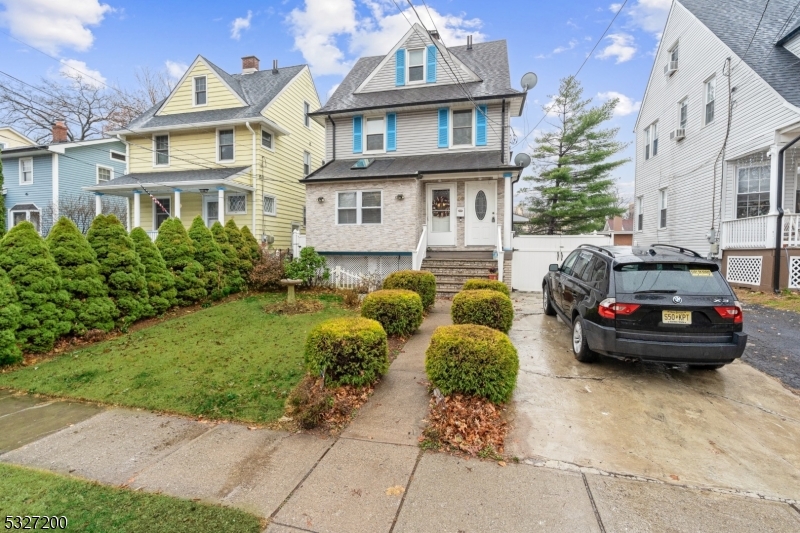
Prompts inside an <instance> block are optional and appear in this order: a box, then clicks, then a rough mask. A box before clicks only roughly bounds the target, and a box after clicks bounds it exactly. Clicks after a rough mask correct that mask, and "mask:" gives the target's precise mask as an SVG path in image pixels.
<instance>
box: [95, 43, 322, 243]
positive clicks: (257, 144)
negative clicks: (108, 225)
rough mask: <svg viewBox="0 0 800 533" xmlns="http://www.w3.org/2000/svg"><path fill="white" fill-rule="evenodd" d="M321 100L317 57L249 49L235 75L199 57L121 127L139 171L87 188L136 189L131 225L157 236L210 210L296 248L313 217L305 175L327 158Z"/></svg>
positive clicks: (209, 219)
mask: <svg viewBox="0 0 800 533" xmlns="http://www.w3.org/2000/svg"><path fill="white" fill-rule="evenodd" d="M319 105H320V103H319V98H318V95H317V91H316V88H315V87H314V81H313V80H312V78H311V72H310V71H309V68H308V66H307V65H296V66H290V67H281V68H279V67H278V64H277V61H274V62H273V66H272V68H271V69H269V70H260V69H259V60H258V58H256V57H255V56H248V57H245V58H242V71H241V73H237V74H228V73H227V72H225V71H223V70H222V69H221V68H219V67H218V66H216V65H214V64H213V63H212V62H211V61H209V60H208V59H206V58H204V57H202V56H198V57H197V58H196V59H195V60H194V62H193V63H192V64H191V65H190V67H189V69H188V70H187V71H186V73H185V74H184V76H183V77H182V78H181V80H180V81H179V82H178V83H177V85H176V86H175V88H174V89H173V90H172V92H171V93H170V94H169V96H168V97H167V98H166V99H165V100H164V101H163V102H160V103H159V104H157V105H155V106H154V107H153V108H151V109H150V110H148V111H147V112H145V113H144V114H143V115H141V116H140V117H137V118H136V119H135V120H133V121H132V122H131V123H130V124H129V125H128V126H127V127H125V128H124V129H121V130H119V131H115V132H112V133H113V134H115V135H117V136H118V137H119V138H120V139H121V140H122V141H123V142H124V143H125V145H126V147H127V154H128V158H129V173H128V174H126V175H124V176H119V177H117V178H115V179H113V180H110V181H108V182H107V183H103V184H101V185H97V186H94V187H87V188H86V190H88V191H91V192H94V193H95V194H106V195H118V196H123V197H125V198H127V201H128V204H129V205H130V209H129V213H130V214H131V215H130V217H131V221H130V225H131V226H132V227H141V228H143V229H144V230H146V231H147V232H148V233H149V234H150V235H151V237H155V236H156V235H157V233H158V227H159V226H160V224H161V223H162V222H163V221H164V220H166V219H167V218H169V217H177V218H180V219H181V220H182V221H183V223H184V225H185V226H186V227H187V228H188V227H189V226H190V225H191V223H192V220H193V219H194V218H195V217H196V216H198V215H200V216H202V217H203V219H204V221H205V222H206V224H207V225H208V226H211V225H212V224H213V223H214V222H216V221H219V222H221V223H223V224H224V223H225V222H226V221H227V220H229V219H233V220H234V221H235V222H236V224H237V225H238V226H240V227H241V226H248V227H250V228H251V231H252V232H253V234H254V235H255V236H256V238H259V239H260V240H261V241H262V242H265V243H270V244H274V246H276V247H281V248H285V247H288V246H290V244H291V234H292V230H293V229H298V230H299V229H301V228H302V226H303V224H304V204H305V194H304V187H303V185H302V184H301V183H300V180H301V179H302V178H303V177H304V176H306V175H308V174H310V173H311V171H312V170H313V169H314V168H316V167H318V166H319V165H321V164H322V159H323V157H324V143H325V133H324V128H323V127H322V126H321V125H319V124H318V123H316V122H314V121H313V120H311V119H310V117H309V116H308V113H309V111H310V110H312V109H316V108H318V107H319ZM142 197H144V200H143V199H142Z"/></svg>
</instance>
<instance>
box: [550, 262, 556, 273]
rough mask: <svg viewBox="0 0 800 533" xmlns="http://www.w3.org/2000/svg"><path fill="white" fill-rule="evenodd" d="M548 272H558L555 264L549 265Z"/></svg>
mask: <svg viewBox="0 0 800 533" xmlns="http://www.w3.org/2000/svg"><path fill="white" fill-rule="evenodd" d="M550 272H558V265H557V264H555V263H553V264H552V265H550Z"/></svg>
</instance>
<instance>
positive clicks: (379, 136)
mask: <svg viewBox="0 0 800 533" xmlns="http://www.w3.org/2000/svg"><path fill="white" fill-rule="evenodd" d="M385 132H386V123H385V121H384V118H383V117H379V118H368V119H367V152H383V151H384V143H383V141H384V134H385Z"/></svg>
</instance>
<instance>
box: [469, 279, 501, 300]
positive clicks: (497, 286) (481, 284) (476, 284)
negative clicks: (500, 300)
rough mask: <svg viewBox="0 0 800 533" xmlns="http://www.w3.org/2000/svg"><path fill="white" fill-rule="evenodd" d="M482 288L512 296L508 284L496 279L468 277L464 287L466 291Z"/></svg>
mask: <svg viewBox="0 0 800 533" xmlns="http://www.w3.org/2000/svg"><path fill="white" fill-rule="evenodd" d="M481 289H488V290H490V291H497V292H501V293H503V294H505V295H506V296H511V291H510V290H508V285H506V284H505V283H503V282H502V281H497V280H496V279H468V280H467V282H466V283H465V284H464V288H463V290H465V291H477V290H481Z"/></svg>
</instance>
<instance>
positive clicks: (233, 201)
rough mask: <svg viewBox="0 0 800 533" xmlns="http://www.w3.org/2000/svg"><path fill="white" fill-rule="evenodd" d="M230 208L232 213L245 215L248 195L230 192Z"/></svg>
mask: <svg viewBox="0 0 800 533" xmlns="http://www.w3.org/2000/svg"><path fill="white" fill-rule="evenodd" d="M227 198H228V209H227V210H226V212H227V213H228V214H230V215H243V214H246V213H247V196H246V195H244V194H229V195H228V197H227Z"/></svg>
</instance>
